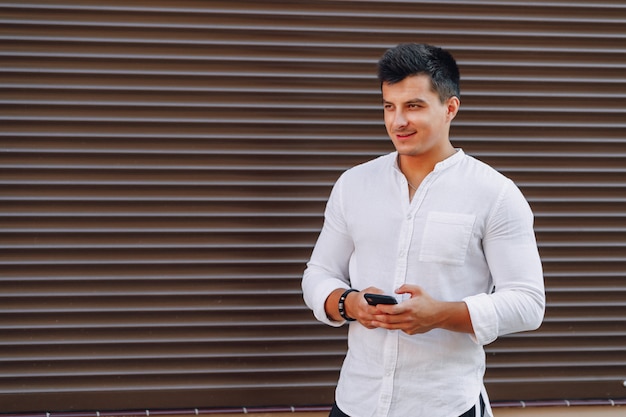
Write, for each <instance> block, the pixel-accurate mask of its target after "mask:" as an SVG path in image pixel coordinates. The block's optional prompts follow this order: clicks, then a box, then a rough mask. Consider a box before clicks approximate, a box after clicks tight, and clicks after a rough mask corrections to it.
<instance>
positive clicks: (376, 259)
mask: <svg viewBox="0 0 626 417" xmlns="http://www.w3.org/2000/svg"><path fill="white" fill-rule="evenodd" d="M397 156H398V155H397V153H396V152H394V153H391V154H388V155H384V156H381V157H379V158H377V159H374V160H372V161H370V162H367V163H365V164H362V165H359V166H356V167H354V168H352V169H349V170H348V171H346V172H345V173H343V175H342V176H341V177H340V178H339V180H338V181H337V183H336V184H335V186H334V187H333V190H332V193H331V196H330V198H329V200H328V204H327V207H326V211H325V221H324V226H323V228H322V231H321V233H320V236H319V239H318V241H317V243H316V245H315V249H314V250H313V254H312V255H311V260H310V262H309V263H308V264H307V269H306V270H305V272H304V277H303V280H302V288H303V291H304V299H305V302H306V304H307V305H308V306H309V307H310V308H311V309H312V310H313V312H314V314H315V316H316V317H317V319H318V320H320V321H322V322H324V323H326V324H329V325H331V326H340V325H342V324H343V322H333V321H331V320H330V319H329V318H328V317H327V315H326V312H325V311H324V302H325V300H326V298H327V297H328V296H329V295H330V293H331V292H332V291H333V290H335V289H337V288H355V289H357V290H362V289H364V288H367V287H369V286H375V287H378V288H380V289H382V290H383V291H385V293H387V294H394V290H395V289H396V288H398V287H400V286H401V285H403V284H405V283H406V284H414V285H419V286H421V287H422V288H423V289H424V290H425V291H426V292H427V293H428V294H430V295H431V296H432V297H434V298H436V299H439V300H443V301H461V300H463V301H464V302H465V303H466V304H467V306H468V308H469V312H470V316H471V320H472V325H473V327H474V332H475V334H474V335H470V334H465V333H457V332H452V331H446V330H442V329H435V330H431V331H430V332H428V333H425V334H419V335H413V336H409V335H407V334H405V333H403V332H401V331H397V330H394V331H389V330H385V329H380V328H379V329H373V330H372V329H367V328H365V327H364V326H362V325H361V324H359V323H358V322H351V323H350V328H349V332H348V352H347V354H346V359H345V361H344V364H343V366H342V369H341V375H340V378H339V382H338V385H337V390H336V401H337V405H338V406H339V408H340V409H341V410H342V411H343V412H344V413H347V414H348V415H350V416H352V417H369V416H392V417H407V416H412V417H418V416H425V417H426V416H427V417H438V416H439V417H453V416H458V415H460V414H462V413H463V412H465V411H467V410H468V409H469V408H471V406H472V405H473V404H475V403H476V402H477V401H478V397H479V394H480V393H481V392H482V393H483V395H485V394H486V393H485V392H484V387H483V376H484V372H485V354H484V350H483V345H485V344H488V343H491V342H493V341H494V340H495V339H496V338H497V337H498V336H499V335H503V334H507V333H512V332H519V331H524V330H531V329H535V328H537V327H538V326H539V325H540V324H541V321H542V319H543V313H544V307H545V295H544V286H543V273H542V267H541V261H540V259H539V254H538V250H537V244H536V241H535V235H534V231H533V215H532V212H531V210H530V207H529V206H528V203H527V202H526V200H525V199H524V197H523V195H522V193H521V192H520V191H519V189H518V188H517V187H516V186H515V184H514V183H513V182H512V181H511V180H509V179H507V178H506V177H504V176H503V175H502V174H500V173H498V172H497V171H495V170H494V169H492V168H491V167H489V166H488V165H486V164H484V163H482V162H480V161H478V160H476V159H474V158H472V157H470V156H468V155H466V154H465V153H464V152H463V151H462V150H457V152H456V153H455V154H454V155H453V156H451V157H449V158H447V159H446V160H444V161H442V162H440V163H438V164H437V165H436V166H435V169H434V170H433V172H431V173H430V174H429V175H428V176H427V177H426V178H425V179H424V180H423V181H422V183H421V185H420V187H419V189H418V190H417V191H416V193H415V195H414V197H413V199H412V200H409V194H408V183H407V180H406V178H405V177H404V175H403V174H402V172H401V171H400V169H399V168H398V164H397ZM494 288H495V291H494ZM397 297H398V298H399V301H403V300H402V299H401V298H402V297H404V296H397ZM485 401H486V402H487V404H488V399H487V398H485ZM485 415H492V414H491V409H490V407H489V405H487V412H486V413H485Z"/></svg>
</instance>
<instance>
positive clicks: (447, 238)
mask: <svg viewBox="0 0 626 417" xmlns="http://www.w3.org/2000/svg"><path fill="white" fill-rule="evenodd" d="M475 221H476V216H474V215H472V214H460V213H444V212H440V211H432V212H430V213H428V217H427V218H426V227H425V228H424V235H423V236H422V246H421V250H420V254H419V260H420V261H422V262H439V263H444V264H450V265H463V263H464V262H465V256H466V255H467V248H468V246H469V242H470V238H471V237H472V229H473V228H474V222H475Z"/></svg>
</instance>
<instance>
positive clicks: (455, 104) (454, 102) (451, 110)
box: [446, 96, 461, 122]
mask: <svg viewBox="0 0 626 417" xmlns="http://www.w3.org/2000/svg"><path fill="white" fill-rule="evenodd" d="M446 107H447V113H446V117H447V120H448V121H449V122H451V121H452V119H454V118H455V117H456V114H457V113H458V112H459V107H461V100H459V98H458V97H457V96H452V97H450V98H449V99H448V101H446Z"/></svg>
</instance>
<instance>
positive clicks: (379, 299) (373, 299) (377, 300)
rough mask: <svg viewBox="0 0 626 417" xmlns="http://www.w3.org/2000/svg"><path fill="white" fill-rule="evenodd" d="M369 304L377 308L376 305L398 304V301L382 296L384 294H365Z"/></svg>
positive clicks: (388, 296)
mask: <svg viewBox="0 0 626 417" xmlns="http://www.w3.org/2000/svg"><path fill="white" fill-rule="evenodd" d="M363 297H365V300H366V301H367V304H369V305H371V306H375V305H376V304H398V300H396V299H395V298H394V297H392V296H390V295H382V294H370V293H366V294H363Z"/></svg>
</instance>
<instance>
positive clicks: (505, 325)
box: [463, 182, 545, 345]
mask: <svg viewBox="0 0 626 417" xmlns="http://www.w3.org/2000/svg"><path fill="white" fill-rule="evenodd" d="M507 184H508V186H507V187H505V189H504V190H503V192H502V193H501V194H500V197H499V199H498V201H497V204H496V205H495V207H494V210H493V211H492V214H491V215H490V217H489V219H488V221H487V227H486V232H485V236H484V238H483V249H484V252H485V257H486V259H487V263H488V265H489V270H490V272H491V276H492V279H493V284H494V286H495V291H494V292H493V293H492V294H478V295H475V296H470V297H466V298H465V299H464V300H463V301H465V303H466V304H467V306H468V309H469V312H470V317H471V320H472V326H473V327H474V338H475V341H476V343H478V344H481V345H486V344H488V343H491V342H493V341H494V340H496V338H497V337H498V336H501V335H505V334H509V333H515V332H521V331H527V330H534V329H536V328H538V327H539V326H540V325H541V322H542V320H543V315H544V311H545V290H544V282H543V270H542V266H541V259H540V257H539V251H538V249H537V243H536V240H535V234H534V230H533V214H532V211H531V209H530V207H529V205H528V203H527V201H526V199H525V198H524V196H523V195H522V193H521V192H520V190H519V189H518V188H517V187H516V186H515V184H513V182H508V183H507Z"/></svg>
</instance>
